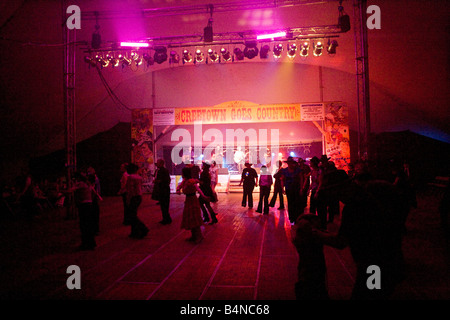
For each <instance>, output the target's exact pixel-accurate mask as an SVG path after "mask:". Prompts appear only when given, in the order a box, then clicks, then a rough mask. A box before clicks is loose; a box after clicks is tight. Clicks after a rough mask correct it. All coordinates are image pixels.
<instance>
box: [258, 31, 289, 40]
mask: <svg viewBox="0 0 450 320" xmlns="http://www.w3.org/2000/svg"><path fill="white" fill-rule="evenodd" d="M285 36H286V32H284V31H280V32H276V33H269V34H261V35H259V36H256V39H257V40H263V39H273V38H279V37H285Z"/></svg>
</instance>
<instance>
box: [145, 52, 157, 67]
mask: <svg viewBox="0 0 450 320" xmlns="http://www.w3.org/2000/svg"><path fill="white" fill-rule="evenodd" d="M143 58H144V60H145V61H147V67H148V66H152V65H153V64H154V63H155V60H154V59H153V57H152V56H151V55H149V54H148V53H144V54H143Z"/></svg>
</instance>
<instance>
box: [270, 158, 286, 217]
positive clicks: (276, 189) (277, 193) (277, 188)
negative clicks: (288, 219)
mask: <svg viewBox="0 0 450 320" xmlns="http://www.w3.org/2000/svg"><path fill="white" fill-rule="evenodd" d="M282 165H283V162H281V161H278V171H277V172H276V173H275V174H274V175H273V178H274V179H275V184H274V186H273V196H272V199H271V200H270V204H269V206H271V207H275V202H276V201H277V197H279V198H280V206H279V207H278V210H282V209H284V196H283V188H282V185H281V175H282V173H281V170H282V169H283V168H282Z"/></svg>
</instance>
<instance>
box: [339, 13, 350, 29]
mask: <svg viewBox="0 0 450 320" xmlns="http://www.w3.org/2000/svg"><path fill="white" fill-rule="evenodd" d="M338 25H339V27H340V28H341V31H342V32H347V31H349V30H350V16H349V15H347V14H344V15H342V16H340V17H339V19H338Z"/></svg>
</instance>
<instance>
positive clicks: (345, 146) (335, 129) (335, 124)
mask: <svg viewBox="0 0 450 320" xmlns="http://www.w3.org/2000/svg"><path fill="white" fill-rule="evenodd" d="M324 129H325V132H324V135H325V148H326V154H327V156H329V157H331V161H333V162H334V163H335V164H336V168H338V169H343V170H345V171H348V165H349V163H350V130H349V125H348V108H347V106H346V105H345V104H344V103H342V102H330V103H327V104H326V105H325V120H324Z"/></svg>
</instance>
